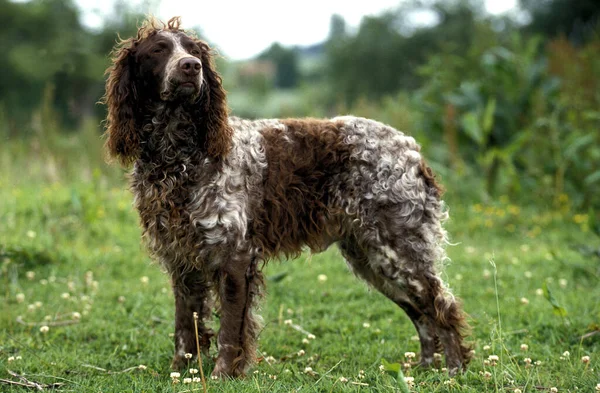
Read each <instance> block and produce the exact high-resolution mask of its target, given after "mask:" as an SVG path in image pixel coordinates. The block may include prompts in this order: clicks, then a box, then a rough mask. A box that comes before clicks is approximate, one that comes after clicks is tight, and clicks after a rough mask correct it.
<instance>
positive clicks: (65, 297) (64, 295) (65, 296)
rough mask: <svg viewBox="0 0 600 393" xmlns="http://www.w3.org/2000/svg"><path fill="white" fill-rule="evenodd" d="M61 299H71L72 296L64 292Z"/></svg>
mask: <svg viewBox="0 0 600 393" xmlns="http://www.w3.org/2000/svg"><path fill="white" fill-rule="evenodd" d="M60 297H61V298H63V299H68V298H70V297H71V294H70V293H69V292H63V293H62V294H61V295H60Z"/></svg>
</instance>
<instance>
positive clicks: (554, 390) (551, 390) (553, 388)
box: [550, 387, 558, 393]
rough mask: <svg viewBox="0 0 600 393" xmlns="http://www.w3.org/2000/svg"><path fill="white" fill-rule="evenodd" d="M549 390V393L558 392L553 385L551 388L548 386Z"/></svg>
mask: <svg viewBox="0 0 600 393" xmlns="http://www.w3.org/2000/svg"><path fill="white" fill-rule="evenodd" d="M550 392H551V393H557V392H558V389H557V388H555V387H551V388H550Z"/></svg>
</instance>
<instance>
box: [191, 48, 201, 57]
mask: <svg viewBox="0 0 600 393" xmlns="http://www.w3.org/2000/svg"><path fill="white" fill-rule="evenodd" d="M190 53H191V54H192V55H194V56H200V51H199V50H198V49H192V50H191V51H190Z"/></svg>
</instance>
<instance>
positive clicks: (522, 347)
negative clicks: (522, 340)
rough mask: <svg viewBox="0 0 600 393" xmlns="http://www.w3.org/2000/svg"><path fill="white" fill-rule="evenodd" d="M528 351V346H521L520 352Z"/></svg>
mask: <svg viewBox="0 0 600 393" xmlns="http://www.w3.org/2000/svg"><path fill="white" fill-rule="evenodd" d="M528 349H529V345H527V344H521V351H527V350H528Z"/></svg>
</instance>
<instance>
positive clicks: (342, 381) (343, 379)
mask: <svg viewBox="0 0 600 393" xmlns="http://www.w3.org/2000/svg"><path fill="white" fill-rule="evenodd" d="M339 381H340V382H341V383H346V382H348V378H346V377H340V378H339ZM598 386H600V383H599V384H598ZM598 390H600V389H598Z"/></svg>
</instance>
